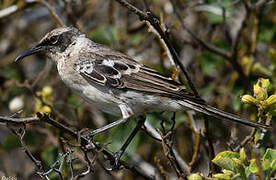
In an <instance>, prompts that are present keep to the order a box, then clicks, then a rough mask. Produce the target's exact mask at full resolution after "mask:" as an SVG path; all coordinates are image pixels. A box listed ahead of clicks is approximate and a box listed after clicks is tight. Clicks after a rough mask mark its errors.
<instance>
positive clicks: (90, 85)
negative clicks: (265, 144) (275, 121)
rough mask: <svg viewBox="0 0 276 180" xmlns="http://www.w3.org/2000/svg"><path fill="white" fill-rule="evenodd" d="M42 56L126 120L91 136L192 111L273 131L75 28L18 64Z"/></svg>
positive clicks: (48, 39) (49, 37) (56, 34)
mask: <svg viewBox="0 0 276 180" xmlns="http://www.w3.org/2000/svg"><path fill="white" fill-rule="evenodd" d="M39 52H43V53H45V54H46V55H47V56H48V57H49V58H50V59H52V60H53V61H54V62H55V63H56V65H57V69H58V73H59V75H60V77H61V79H62V80H63V82H64V83H65V84H66V85H67V86H69V87H70V88H71V89H72V90H73V91H75V92H76V93H77V94H79V95H80V96H81V97H83V98H84V99H85V100H86V101H87V102H89V103H90V104H92V105H94V106H95V107H97V108H98V109H100V110H102V111H104V112H107V113H110V114H113V115H117V116H122V119H121V120H118V121H115V122H113V123H111V124H108V125H106V126H104V127H103V128H100V129H96V130H94V131H92V132H91V133H90V134H89V137H91V136H93V135H95V134H97V133H99V132H102V131H104V130H106V129H109V128H111V127H113V126H115V125H117V124H120V123H123V122H125V121H127V120H128V119H129V118H130V117H133V116H138V115H142V114H145V113H146V112H150V111H184V110H185V109H187V108H188V109H193V110H195V111H198V112H201V113H204V114H206V115H209V116H213V117H215V118H217V119H225V120H230V121H233V122H237V123H241V124H244V125H247V126H251V127H255V128H267V126H266V125H263V124H258V123H254V122H251V121H247V120H246V119H242V118H240V117H238V116H236V115H233V114H230V113H227V112H224V111H221V110H218V109H216V108H214V107H212V106H210V105H208V104H206V103H205V101H203V100H202V99H200V98H198V97H196V96H195V95H194V94H192V93H190V92H188V91H187V90H185V88H183V86H182V85H180V84H178V83H176V82H175V81H173V80H172V79H171V78H168V77H165V76H163V75H161V74H160V73H158V72H157V71H155V70H153V69H151V68H149V67H147V66H145V65H143V64H141V63H139V62H136V61H135V60H134V59H133V58H131V57H129V56H127V55H125V54H122V53H120V52H118V51H115V50H113V49H111V48H109V47H106V46H103V45H100V44H97V43H95V42H93V41H91V40H90V39H89V38H87V37H86V36H85V34H83V33H81V32H80V31H79V30H78V29H76V28H74V27H62V28H57V29H54V30H52V31H51V32H49V33H48V34H46V35H45V36H44V37H43V38H42V39H41V41H40V42H39V43H38V44H37V45H36V46H34V47H32V48H30V49H28V50H25V51H24V52H22V53H21V54H20V55H19V56H18V57H17V58H16V59H15V61H19V60H21V59H23V58H24V57H26V56H29V55H32V54H35V53H39ZM142 124H143V123H140V126H141V125H142ZM121 154H122V152H120V153H119V156H120V155H121ZM119 158H120V157H119Z"/></svg>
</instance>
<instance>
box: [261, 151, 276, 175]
mask: <svg viewBox="0 0 276 180" xmlns="http://www.w3.org/2000/svg"><path fill="white" fill-rule="evenodd" d="M275 161H276V150H275V149H271V148H268V149H267V150H266V152H265V154H264V156H263V163H262V166H263V169H264V170H268V169H269V168H272V169H274V171H275V169H276V163H275Z"/></svg>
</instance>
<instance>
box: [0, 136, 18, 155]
mask: <svg viewBox="0 0 276 180" xmlns="http://www.w3.org/2000/svg"><path fill="white" fill-rule="evenodd" d="M20 146H21V144H20V141H19V139H18V137H16V136H9V137H8V138H7V139H6V141H5V142H4V143H3V144H2V145H1V146H0V149H3V150H5V151H7V152H8V151H11V150H13V149H16V148H18V147H20Z"/></svg>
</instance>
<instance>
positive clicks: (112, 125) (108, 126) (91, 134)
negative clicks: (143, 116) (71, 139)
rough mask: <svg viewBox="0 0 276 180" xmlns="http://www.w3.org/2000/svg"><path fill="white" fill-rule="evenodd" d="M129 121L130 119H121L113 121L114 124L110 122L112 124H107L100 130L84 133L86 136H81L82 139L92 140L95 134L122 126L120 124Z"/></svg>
mask: <svg viewBox="0 0 276 180" xmlns="http://www.w3.org/2000/svg"><path fill="white" fill-rule="evenodd" d="M129 119H130V117H128V118H123V119H119V120H117V121H114V122H112V123H109V124H107V125H105V126H103V127H100V128H98V129H95V130H93V131H90V132H88V133H86V134H84V135H82V136H83V137H84V138H87V139H91V138H93V137H94V136H95V135H96V134H99V133H101V132H103V131H106V130H108V129H110V128H112V127H114V126H117V125H118V124H122V123H124V122H126V121H128V120H129Z"/></svg>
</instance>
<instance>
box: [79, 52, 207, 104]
mask: <svg viewBox="0 0 276 180" xmlns="http://www.w3.org/2000/svg"><path fill="white" fill-rule="evenodd" d="M102 53H107V55H105V56H104V57H105V58H106V59H104V57H103V56H102V55H97V53H95V52H93V53H92V52H91V54H92V55H91V57H93V58H91V59H89V60H87V61H86V60H81V59H80V60H79V63H77V64H75V66H76V68H75V69H76V70H78V71H79V72H80V74H81V75H82V76H83V77H84V78H85V79H86V80H87V81H88V82H90V83H96V84H99V85H101V86H108V87H111V88H116V89H122V90H134V91H140V92H144V93H148V94H160V95H163V96H167V97H171V98H176V99H183V98H184V99H190V100H193V101H196V102H198V103H204V101H203V100H201V99H199V98H197V97H195V96H194V95H193V94H192V93H189V92H188V91H186V90H185V89H184V88H183V86H181V85H180V84H178V83H177V82H175V81H173V80H172V79H171V78H168V77H165V76H163V75H162V74H160V73H159V72H157V71H155V70H153V69H151V68H148V67H146V66H144V65H142V64H140V63H138V62H136V61H134V60H133V59H131V58H130V57H128V56H126V55H123V54H120V53H118V52H115V51H112V50H109V51H108V52H102ZM102 53H101V54H102ZM108 53H109V54H108ZM89 66H91V67H90V68H87V67H89Z"/></svg>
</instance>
